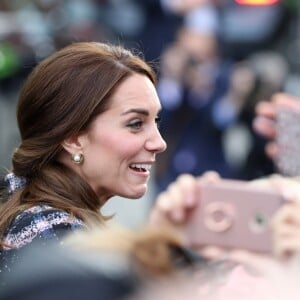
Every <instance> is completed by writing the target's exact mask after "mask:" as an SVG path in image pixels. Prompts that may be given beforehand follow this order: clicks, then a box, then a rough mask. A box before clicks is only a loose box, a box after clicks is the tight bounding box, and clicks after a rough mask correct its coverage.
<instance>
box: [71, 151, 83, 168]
mask: <svg viewBox="0 0 300 300" xmlns="http://www.w3.org/2000/svg"><path fill="white" fill-rule="evenodd" d="M72 160H73V162H74V163H75V164H78V165H79V164H81V163H82V162H83V154H81V153H77V154H72Z"/></svg>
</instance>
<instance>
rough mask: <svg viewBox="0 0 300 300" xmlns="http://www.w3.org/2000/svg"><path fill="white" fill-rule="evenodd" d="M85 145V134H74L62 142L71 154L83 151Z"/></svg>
mask: <svg viewBox="0 0 300 300" xmlns="http://www.w3.org/2000/svg"><path fill="white" fill-rule="evenodd" d="M83 146H84V136H83V135H81V134H74V135H73V136H71V137H69V138H67V139H65V140H64V141H63V142H62V147H63V148H64V149H65V150H66V151H67V152H68V153H70V154H71V155H73V154H76V153H79V152H82V149H83Z"/></svg>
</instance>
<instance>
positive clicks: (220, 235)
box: [186, 180, 283, 253]
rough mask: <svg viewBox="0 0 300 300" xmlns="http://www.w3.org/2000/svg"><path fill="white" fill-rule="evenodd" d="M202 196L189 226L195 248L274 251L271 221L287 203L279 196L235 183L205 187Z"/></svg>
mask: <svg viewBox="0 0 300 300" xmlns="http://www.w3.org/2000/svg"><path fill="white" fill-rule="evenodd" d="M199 193H200V197H201V199H200V204H199V207H197V208H196V210H195V211H193V212H192V215H191V216H190V220H189V222H188V224H187V226H186V236H187V238H188V240H189V242H190V243H191V244H192V245H196V246H205V245H214V246H219V247H223V248H235V249H246V250H250V251H254V252H261V253H270V252H271V251H272V234H271V229H270V220H271V219H272V216H273V215H274V213H275V212H276V211H277V210H278V208H279V207H280V206H281V205H282V203H283V199H282V197H281V196H280V195H279V194H277V193H275V192H273V191H270V190H264V189H263V188H261V187H260V188H257V187H253V186H252V185H251V184H249V183H248V182H244V181H233V180H222V181H220V182H218V183H214V184H205V185H202V186H201V188H200V192H199Z"/></svg>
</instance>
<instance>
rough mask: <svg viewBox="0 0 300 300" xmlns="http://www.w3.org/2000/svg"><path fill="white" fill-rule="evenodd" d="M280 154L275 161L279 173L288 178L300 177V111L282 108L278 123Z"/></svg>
mask: <svg viewBox="0 0 300 300" xmlns="http://www.w3.org/2000/svg"><path fill="white" fill-rule="evenodd" d="M276 126H277V127H276V131H277V138H276V142H277V145H278V148H279V154H278V157H277V159H276V161H275V164H276V166H277V168H278V171H279V172H280V173H281V174H283V175H287V176H299V175H300V142H299V141H300V110H298V109H292V108H290V109H289V108H282V109H280V111H279V112H278V115H277V122H276Z"/></svg>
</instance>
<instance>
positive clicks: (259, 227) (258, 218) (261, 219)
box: [250, 212, 268, 233]
mask: <svg viewBox="0 0 300 300" xmlns="http://www.w3.org/2000/svg"><path fill="white" fill-rule="evenodd" d="M267 225H268V219H267V218H266V216H265V215H264V214H263V213H261V212H257V213H256V214H255V215H254V218H253V220H251V222H250V228H251V231H252V232H255V233H261V232H263V231H265V230H266V229H267Z"/></svg>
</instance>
